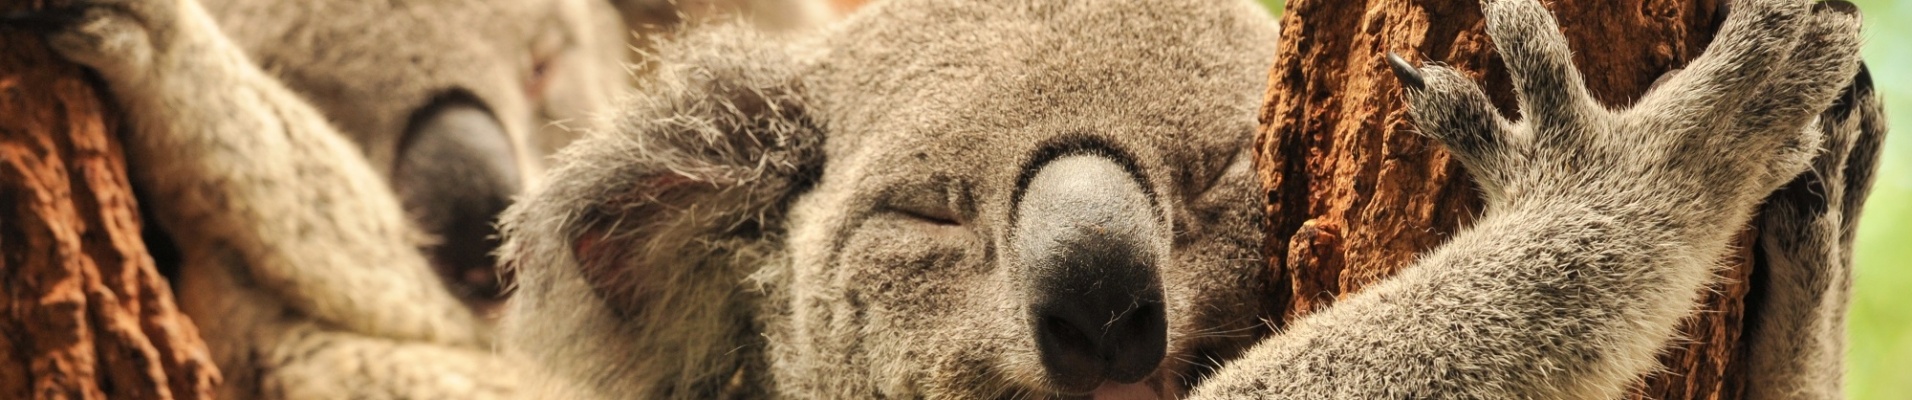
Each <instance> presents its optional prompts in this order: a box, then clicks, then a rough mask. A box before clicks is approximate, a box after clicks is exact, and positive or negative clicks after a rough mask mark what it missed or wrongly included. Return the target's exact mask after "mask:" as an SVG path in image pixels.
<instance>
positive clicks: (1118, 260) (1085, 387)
mask: <svg viewBox="0 0 1912 400" xmlns="http://www.w3.org/2000/svg"><path fill="white" fill-rule="evenodd" d="M1040 168H1041V169H1040V170H1039V171H1037V172H1036V174H1035V175H1034V177H1033V178H1032V179H1030V180H1029V183H1028V186H1026V187H1025V188H1024V190H1023V195H1022V197H1021V200H1020V203H1019V204H1018V205H1017V210H1016V212H1017V219H1016V222H1015V228H1014V233H1013V234H1014V235H1015V236H1014V239H1013V243H1014V246H1016V248H1015V250H1016V254H1017V257H1019V258H1020V260H1019V261H1020V262H1021V265H1022V266H1023V267H1024V268H1023V270H1022V272H1023V276H1022V278H1023V282H1024V283H1026V286H1025V288H1026V289H1027V290H1028V292H1027V293H1026V294H1027V298H1029V299H1031V300H1032V302H1031V303H1030V305H1029V316H1030V324H1031V325H1032V328H1033V330H1032V331H1033V332H1034V334H1035V336H1036V337H1035V343H1036V348H1037V350H1038V352H1039V354H1040V356H1041V360H1042V365H1043V367H1044V368H1045V369H1046V370H1047V373H1048V375H1049V378H1050V380H1051V381H1052V382H1053V383H1054V384H1055V385H1057V386H1058V387H1059V388H1060V389H1062V390H1063V391H1065V392H1070V393H1088V392H1089V391H1091V390H1094V389H1095V388H1096V387H1097V386H1098V385H1100V384H1102V383H1103V382H1104V381H1105V380H1108V381H1116V382H1121V383H1134V382H1138V381H1141V380H1142V379H1143V378H1146V377H1148V376H1149V375H1150V374H1151V373H1153V372H1154V371H1155V369H1156V366H1157V365H1158V364H1160V363H1161V361H1162V357H1163V355H1164V353H1166V352H1167V347H1168V346H1167V333H1168V323H1167V319H1166V316H1165V315H1164V309H1163V303H1162V285H1161V279H1160V278H1159V277H1158V273H1157V269H1156V264H1157V263H1158V260H1160V259H1161V258H1162V256H1163V255H1164V254H1165V253H1166V252H1167V247H1168V245H1167V239H1166V235H1165V234H1164V233H1163V232H1161V231H1160V230H1159V229H1160V227H1158V226H1157V225H1158V222H1157V218H1156V216H1155V215H1156V214H1155V213H1154V212H1153V211H1152V207H1151V204H1152V202H1151V201H1150V200H1149V196H1148V194H1147V193H1146V192H1145V191H1143V189H1142V186H1141V184H1140V183H1139V182H1138V181H1137V179H1136V178H1135V177H1134V176H1133V175H1132V174H1130V173H1129V172H1128V170H1127V169H1124V168H1122V166H1121V165H1119V164H1117V163H1116V162H1115V161H1113V160H1111V159H1109V158H1107V157H1103V156H1099V155H1076V156H1066V157H1062V158H1058V159H1056V160H1054V161H1051V162H1049V163H1048V164H1045V165H1043V166H1042V167H1040Z"/></svg>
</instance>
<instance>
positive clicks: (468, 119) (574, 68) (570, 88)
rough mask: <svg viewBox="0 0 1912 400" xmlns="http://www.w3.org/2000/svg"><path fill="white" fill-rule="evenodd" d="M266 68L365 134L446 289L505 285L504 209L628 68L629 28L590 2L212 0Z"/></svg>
mask: <svg viewBox="0 0 1912 400" xmlns="http://www.w3.org/2000/svg"><path fill="white" fill-rule="evenodd" d="M204 3H206V6H207V8H208V10H209V11H211V12H212V13H213V14H214V16H215V18H216V19H217V20H218V21H219V23H220V25H221V27H222V28H223V29H224V30H225V31H226V33H227V34H228V36H229V37H231V38H233V39H234V40H235V41H237V42H238V43H239V44H240V46H241V47H243V48H245V49H246V50H247V52H248V53H249V54H250V55H251V56H252V57H253V59H254V61H255V62H257V63H258V64H259V65H260V66H261V67H262V68H264V69H265V70H266V71H267V72H269V73H271V74H273V75H274V76H276V77H277V78H278V79H279V80H280V81H281V82H284V83H285V84H286V85H287V86H288V87H290V88H292V89H293V90H294V91H295V92H297V93H299V94H300V95H302V96H304V97H305V99H306V100H307V101H309V102H311V103H312V104H313V105H315V106H317V107H318V108H319V109H320V110H321V111H322V112H324V113H325V115H326V117H327V118H328V119H330V120H331V121H332V123H333V125H334V126H336V127H337V128H338V129H339V130H340V131H341V132H342V133H344V134H345V135H346V136H347V137H348V138H350V139H352V140H353V141H354V142H355V143H357V144H358V145H359V147H360V149H361V150H362V151H363V152H364V154H365V155H366V156H367V159H368V160H370V161H371V162H372V166H373V168H374V169H376V170H378V171H381V172H383V173H385V174H386V176H387V178H388V181H389V183H390V184H391V186H392V187H393V189H394V190H395V192H396V194H398V195H399V197H400V198H401V199H402V200H403V204H404V205H405V206H406V208H407V209H408V211H409V212H410V213H411V214H412V216H413V217H414V220H415V221H417V222H418V225H419V226H420V228H422V230H423V231H424V232H425V233H427V234H430V235H432V236H434V237H435V238H436V240H435V243H433V244H431V245H429V247H428V252H427V253H428V254H430V255H431V258H432V261H433V263H434V264H435V265H436V267H437V268H438V270H439V272H440V273H441V275H443V276H444V278H446V282H447V283H448V287H449V288H451V289H452V290H453V291H454V293H456V294H458V295H459V296H460V297H461V298H465V299H468V300H473V301H474V302H476V303H490V302H495V301H496V300H497V298H498V297H499V296H501V295H502V293H503V292H502V287H501V286H499V284H498V283H497V282H498V280H497V278H496V274H495V273H493V271H492V266H493V265H495V262H494V260H492V259H491V258H490V256H489V252H490V250H491V249H492V248H494V247H495V245H496V243H495V240H494V239H491V237H493V236H494V235H495V232H494V230H493V228H492V221H493V218H494V217H495V216H496V215H497V213H498V212H500V211H502V210H503V209H504V207H505V206H506V205H508V204H509V203H510V200H511V198H512V196H515V195H517V194H518V193H520V192H521V190H522V189H523V188H525V187H527V186H530V185H533V184H534V183H535V182H533V181H531V180H532V179H534V178H535V177H537V176H539V173H540V172H542V166H541V165H542V160H541V159H542V157H543V155H544V154H547V153H550V152H552V151H555V149H556V148H557V147H558V146H560V145H562V144H563V143H564V142H565V141H568V140H569V138H571V137H572V136H574V134H572V133H570V132H569V131H568V129H582V128H584V127H585V125H587V124H588V123H589V118H587V117H590V116H591V114H592V113H596V112H602V111H605V110H607V109H608V107H609V104H610V102H609V98H610V97H611V94H612V92H611V90H613V89H614V88H616V87H618V86H619V85H621V84H623V83H624V82H625V81H626V80H625V78H624V74H623V71H622V69H621V68H620V67H619V66H618V63H619V62H620V61H621V56H622V54H623V49H622V47H621V46H622V42H621V41H618V40H617V39H618V38H619V37H620V36H621V35H620V34H619V33H618V32H619V31H620V29H621V25H620V24H619V23H618V22H617V21H616V20H615V17H609V16H604V14H606V13H605V12H602V11H599V10H596V9H598V8H602V9H608V6H607V5H604V4H602V3H601V2H597V1H588V0H399V1H364V0H320V1H296V2H278V1H247V0H206V1H204Z"/></svg>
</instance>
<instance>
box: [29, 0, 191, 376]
mask: <svg viewBox="0 0 1912 400" xmlns="http://www.w3.org/2000/svg"><path fill="white" fill-rule="evenodd" d="M22 3H26V2H15V3H13V5H10V6H5V7H0V15H3V14H5V13H6V12H8V11H12V10H16V9H19V8H20V7H22V6H24V4H22ZM100 93H102V92H101V91H99V90H97V89H96V86H95V84H94V83H93V81H90V80H88V79H86V77H85V74H84V72H83V71H82V70H81V69H80V68H79V67H77V66H74V65H72V64H70V63H67V62H65V61H64V60H62V59H60V58H59V57H58V56H56V55H54V54H53V53H52V52H50V51H49V50H48V49H47V48H46V46H45V45H44V44H43V41H42V40H41V39H40V38H39V37H38V36H36V35H34V34H32V33H28V32H25V31H23V30H20V29H14V28H11V27H8V28H0V249H5V251H4V252H0V398H6V399H107V398H111V399H206V398H211V397H212V391H213V388H214V387H215V386H216V385H218V383H219V373H218V370H217V368H216V367H214V365H213V363H212V358H211V353H210V352H209V351H208V350H207V349H206V345H205V343H203V342H201V341H200V339H199V333H198V330H197V329H196V328H194V326H193V324H192V321H190V320H188V319H187V318H186V316H185V315H184V314H181V313H180V312H179V310H178V309H177V308H176V307H175V306H174V304H173V295H172V289H171V288H170V287H169V286H168V284H167V282H166V279H165V278H163V277H161V276H160V274H159V273H158V272H156V271H155V269H154V265H153V259H152V257H151V256H150V255H148V253H147V250H146V245H145V243H144V242H143V241H142V240H141V237H140V223H141V221H140V217H139V213H138V209H137V206H136V204H135V203H134V199H133V192H132V189H131V187H130V185H129V183H128V181H127V178H126V158H125V154H124V153H123V152H122V151H121V148H120V142H119V137H118V136H116V135H117V133H118V131H119V129H118V127H117V126H116V124H115V121H116V119H115V118H114V116H113V115H112V114H111V113H110V111H109V110H108V109H106V108H105V107H106V106H105V104H106V103H105V102H102V101H101V98H102V97H101V95H100Z"/></svg>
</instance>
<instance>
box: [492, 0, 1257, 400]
mask: <svg viewBox="0 0 1912 400" xmlns="http://www.w3.org/2000/svg"><path fill="white" fill-rule="evenodd" d="M1274 36H1275V26H1274V23H1273V21H1272V20H1270V19H1269V16H1268V15H1267V14H1266V12H1265V11H1262V9H1261V8H1259V7H1258V6H1256V5H1255V4H1253V3H1250V2H1228V1H1207V2H1180V1H1168V0H1159V1H1156V0H1151V1H1132V2H1047V1H997V2H983V1H977V2H960V1H911V0H899V1H889V2H881V3H876V4H873V5H872V6H870V7H868V8H865V9H862V10H860V11H859V12H858V14H855V15H852V16H850V17H849V19H848V20H846V21H844V22H842V23H841V24H839V25H837V26H834V27H832V28H830V29H829V30H827V31H826V32H824V33H822V34H821V35H819V36H817V37H807V38H800V39H788V40H784V39H782V38H772V37H764V36H760V35H755V34H751V33H748V32H744V31H741V30H715V31H711V32H707V33H705V34H701V35H695V36H692V37H688V38H685V39H683V40H682V41H680V42H677V43H673V44H669V45H667V46H666V47H665V48H664V50H663V53H662V54H664V55H665V56H664V60H666V63H665V64H664V66H663V68H662V71H661V73H662V75H661V78H660V79H659V81H658V83H657V84H656V85H655V87H650V88H645V89H644V90H641V92H643V93H644V94H645V95H644V96H643V97H640V98H638V99H636V100H635V101H634V102H633V103H631V104H627V105H625V110H624V114H622V116H621V117H620V118H619V120H618V122H617V124H616V125H617V126H616V127H615V128H614V129H610V130H607V131H603V132H598V133H594V134H592V135H590V136H588V137H587V138H586V139H584V140H582V141H580V142H579V144H577V145H574V146H572V147H569V148H566V149H565V150H564V151H563V152H561V153H560V155H559V156H558V157H557V160H558V161H557V164H556V166H555V167H554V169H553V170H552V171H551V172H550V174H549V175H548V182H547V184H548V186H546V187H544V188H543V189H541V190H540V191H539V192H538V193H535V194H534V195H532V196H531V197H530V200H528V201H527V202H525V203H521V204H520V205H516V206H513V208H512V210H511V211H508V212H507V215H506V217H505V222H504V224H505V231H506V243H505V247H504V248H503V249H502V250H501V252H502V254H503V255H504V257H505V258H506V260H505V262H507V263H509V264H510V265H511V266H512V267H513V268H515V269H517V271H518V273H519V279H520V281H519V285H520V290H521V291H520V293H519V297H517V298H514V300H513V301H512V304H513V306H512V308H511V310H510V311H509V312H508V313H507V317H506V318H507V321H506V323H505V326H506V329H507V333H506V334H507V336H508V337H509V339H508V340H510V341H511V343H512V345H513V346H515V348H516V349H518V350H521V351H524V352H526V353H529V354H530V355H531V356H533V357H534V358H536V359H539V360H541V361H543V362H544V363H545V366H544V367H545V368H546V369H549V370H551V371H553V372H554V373H555V374H556V375H559V376H566V377H569V378H571V379H572V380H573V381H575V382H574V384H575V386H576V390H581V391H584V392H588V393H595V394H599V395H605V394H616V395H623V396H629V395H632V394H633V393H639V394H643V395H648V396H650V397H700V398H701V397H709V396H713V395H714V394H717V393H727V392H776V393H780V394H783V395H789V396H794V397H821V398H858V397H890V398H918V397H933V398H943V397H956V398H983V397H987V398H1010V397H1030V396H1032V397H1062V396H1080V395H1089V394H1097V395H1113V394H1130V395H1133V394H1144V395H1148V396H1150V397H1153V396H1155V395H1172V394H1175V393H1179V392H1180V391H1182V390H1185V388H1186V387H1188V386H1189V385H1192V384H1195V383H1198V382H1199V380H1200V379H1202V377H1203V376H1204V375H1205V374H1206V373H1207V372H1209V370H1210V369H1212V368H1213V367H1214V366H1215V364H1216V363H1218V362H1220V360H1226V359H1229V358H1231V357H1233V356H1234V355H1235V354H1236V353H1237V352H1239V351H1240V350H1241V349H1243V348H1245V347H1247V346H1248V345H1249V344H1250V343H1253V341H1254V340H1256V339H1258V338H1260V337H1261V336H1263V335H1265V334H1266V331H1265V328H1264V326H1265V325H1264V324H1263V323H1262V321H1261V316H1262V315H1263V312H1264V311H1265V309H1266V308H1267V305H1265V304H1263V303H1262V301H1263V300H1262V299H1263V296H1261V294H1262V292H1263V291H1262V290H1261V288H1262V287H1263V286H1264V285H1265V284H1264V283H1263V280H1264V276H1263V274H1264V272H1263V268H1264V265H1265V264H1263V261H1262V258H1261V256H1260V254H1261V253H1260V249H1259V246H1260V234H1259V229H1258V223H1259V220H1260V216H1259V215H1260V213H1259V206H1258V205H1259V202H1258V201H1256V198H1255V193H1257V190H1256V189H1255V188H1256V184H1255V182H1254V179H1253V172H1252V170H1251V168H1250V165H1249V159H1250V157H1249V155H1250V152H1251V150H1249V149H1250V148H1251V147H1250V146H1251V138H1252V136H1253V132H1254V129H1255V126H1256V120H1255V112H1256V106H1257V105H1258V103H1259V99H1260V95H1261V93H1262V90H1263V88H1262V85H1261V84H1259V83H1258V82H1263V81H1264V74H1265V73H1266V71H1267V63H1268V60H1269V59H1270V58H1271V57H1270V55H1272V54H1273V52H1272V51H1273V45H1274V43H1275V40H1274Z"/></svg>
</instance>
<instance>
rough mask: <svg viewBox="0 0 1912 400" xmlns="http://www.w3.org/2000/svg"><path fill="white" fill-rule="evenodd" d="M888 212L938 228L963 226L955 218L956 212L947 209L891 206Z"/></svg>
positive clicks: (959, 220)
mask: <svg viewBox="0 0 1912 400" xmlns="http://www.w3.org/2000/svg"><path fill="white" fill-rule="evenodd" d="M889 211H890V212H894V213H896V214H897V215H900V216H903V217H906V218H909V219H913V220H917V221H920V222H925V223H929V224H934V225H938V226H961V225H962V224H963V223H962V220H961V219H959V217H957V215H956V210H954V209H951V208H949V207H925V208H916V207H894V206H892V207H890V208H889Z"/></svg>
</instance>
